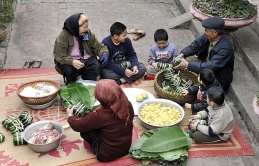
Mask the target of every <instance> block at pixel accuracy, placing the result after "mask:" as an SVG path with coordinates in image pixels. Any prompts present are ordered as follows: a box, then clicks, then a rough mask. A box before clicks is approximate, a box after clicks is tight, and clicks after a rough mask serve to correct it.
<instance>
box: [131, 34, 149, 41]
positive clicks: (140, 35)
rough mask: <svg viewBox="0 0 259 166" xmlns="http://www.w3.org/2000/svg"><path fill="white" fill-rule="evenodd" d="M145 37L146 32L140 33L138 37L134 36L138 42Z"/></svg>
mask: <svg viewBox="0 0 259 166" xmlns="http://www.w3.org/2000/svg"><path fill="white" fill-rule="evenodd" d="M145 35H146V33H145V32H144V33H138V34H136V35H134V36H133V40H134V41H136V40H138V39H140V38H142V37H144V36H145Z"/></svg>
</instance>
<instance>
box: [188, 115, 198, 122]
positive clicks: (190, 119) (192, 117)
mask: <svg viewBox="0 0 259 166" xmlns="http://www.w3.org/2000/svg"><path fill="white" fill-rule="evenodd" d="M195 119H197V115H191V116H190V118H189V121H192V120H195Z"/></svg>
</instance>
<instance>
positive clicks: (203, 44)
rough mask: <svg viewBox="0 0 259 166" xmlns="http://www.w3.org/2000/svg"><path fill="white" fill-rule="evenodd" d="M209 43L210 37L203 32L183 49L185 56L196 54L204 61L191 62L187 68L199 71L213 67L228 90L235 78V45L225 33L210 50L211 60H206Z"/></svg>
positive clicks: (223, 86) (224, 87)
mask: <svg viewBox="0 0 259 166" xmlns="http://www.w3.org/2000/svg"><path fill="white" fill-rule="evenodd" d="M209 45H210V41H209V39H208V38H207V37H206V35H205V34H203V35H202V36H201V37H199V38H197V39H196V40H195V41H194V42H192V43H191V45H189V46H187V47H185V48H184V49H183V50H182V51H181V53H183V54H184V57H185V58H186V57H188V56H192V55H195V54H196V55H197V56H198V58H199V59H201V60H203V61H204V62H189V64H188V66H187V69H188V70H190V71H193V72H195V73H199V72H200V70H201V69H203V68H210V69H212V70H213V71H214V73H215V76H216V79H217V80H218V81H219V83H220V84H221V86H222V88H223V89H224V90H227V89H228V87H229V85H230V83H231V81H232V79H233V70H234V59H235V57H234V49H233V46H232V44H231V42H230V40H229V39H228V37H227V36H226V35H225V34H223V35H222V36H221V37H220V38H219V40H218V42H217V43H216V45H215V46H214V47H213V49H212V50H211V51H210V56H209V60H208V61H206V58H207V56H208V48H209Z"/></svg>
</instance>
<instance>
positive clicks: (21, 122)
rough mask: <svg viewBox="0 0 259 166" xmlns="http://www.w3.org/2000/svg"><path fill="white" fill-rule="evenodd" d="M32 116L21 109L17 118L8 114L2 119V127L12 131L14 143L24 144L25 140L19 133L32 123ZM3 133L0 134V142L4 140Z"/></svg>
mask: <svg viewBox="0 0 259 166" xmlns="http://www.w3.org/2000/svg"><path fill="white" fill-rule="evenodd" d="M32 120H33V117H32V116H31V115H30V114H29V113H28V112H27V111H23V112H22V113H21V114H20V115H19V117H18V118H16V117H14V116H9V117H8V118H7V119H5V120H3V121H2V125H3V127H4V128H6V129H7V130H9V131H10V132H12V135H13V144H14V145H26V144H27V142H26V141H25V140H24V139H23V137H22V135H21V133H22V132H23V131H24V129H25V128H26V127H27V126H29V125H30V124H31V123H32ZM4 139H5V137H4V135H3V134H2V135H1V136H0V142H4Z"/></svg>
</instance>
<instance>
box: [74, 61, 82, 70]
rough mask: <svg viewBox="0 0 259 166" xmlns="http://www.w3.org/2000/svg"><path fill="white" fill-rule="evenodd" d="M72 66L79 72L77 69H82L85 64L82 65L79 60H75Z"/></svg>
mask: <svg viewBox="0 0 259 166" xmlns="http://www.w3.org/2000/svg"><path fill="white" fill-rule="evenodd" d="M73 66H74V68H76V69H78V70H79V69H81V68H83V67H84V66H85V64H84V63H82V62H81V61H80V60H77V59H75V60H73Z"/></svg>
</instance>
